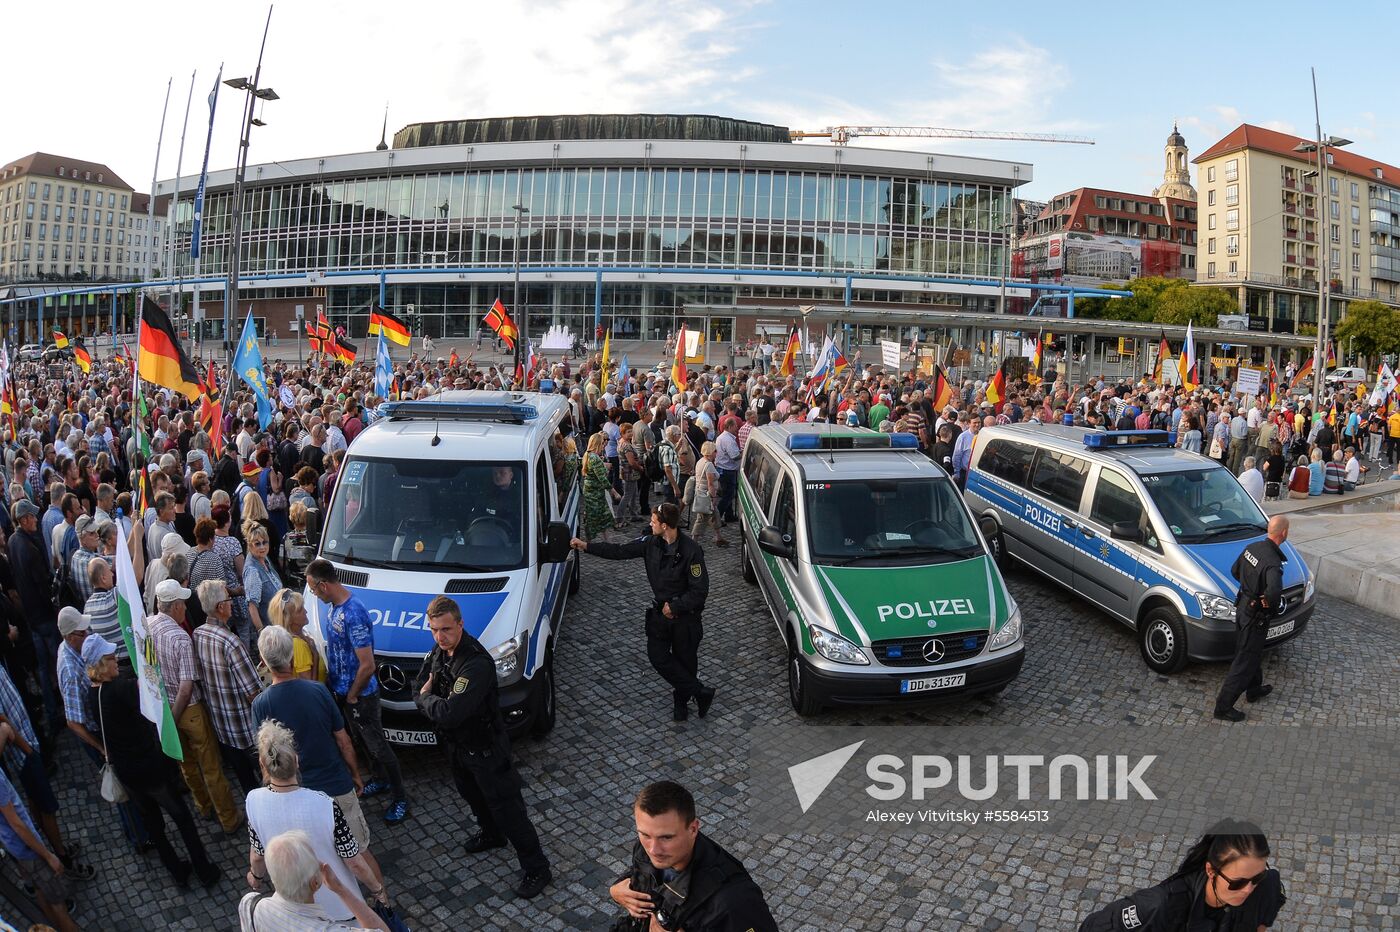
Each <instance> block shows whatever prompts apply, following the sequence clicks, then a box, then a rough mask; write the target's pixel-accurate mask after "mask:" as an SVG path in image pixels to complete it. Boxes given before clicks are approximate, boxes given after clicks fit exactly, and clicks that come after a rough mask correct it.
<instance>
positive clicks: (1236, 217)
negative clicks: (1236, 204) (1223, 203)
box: [1225, 208, 1240, 230]
mask: <svg viewBox="0 0 1400 932" xmlns="http://www.w3.org/2000/svg"><path fill="white" fill-rule="evenodd" d="M1239 228H1240V212H1239V209H1238V208H1236V209H1235V210H1227V211H1225V229H1227V230H1238V229H1239Z"/></svg>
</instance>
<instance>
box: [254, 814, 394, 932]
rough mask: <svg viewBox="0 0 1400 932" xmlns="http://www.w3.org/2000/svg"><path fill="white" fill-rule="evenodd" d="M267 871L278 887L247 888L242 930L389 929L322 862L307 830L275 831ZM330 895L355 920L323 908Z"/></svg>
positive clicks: (358, 931) (354, 931)
mask: <svg viewBox="0 0 1400 932" xmlns="http://www.w3.org/2000/svg"><path fill="white" fill-rule="evenodd" d="M264 861H265V864H266V866H267V874H268V877H269V879H270V880H271V881H272V887H273V889H274V890H275V891H276V892H275V893H273V894H272V895H271V896H268V895H266V894H264V893H257V892H254V893H249V894H247V895H246V896H244V897H243V899H242V901H241V902H240V903H239V904H238V924H239V929H240V930H241V932H283V930H287V929H316V930H318V932H365V930H369V929H378V930H380V932H389V927H388V926H387V925H385V924H384V920H383V919H380V918H379V917H378V916H376V915H375V914H374V911H373V910H372V909H370V908H369V907H368V906H366V905H365V902H364V900H362V899H360V898H359V897H358V896H356V895H355V892H354V891H352V890H351V889H350V888H349V887H348V886H347V885H346V884H345V882H344V881H343V880H342V879H341V878H340V877H339V876H338V875H337V874H336V872H335V869H334V868H333V867H332V866H330V865H329V864H327V863H324V862H322V861H321V859H320V857H319V856H318V855H317V853H316V848H315V847H314V845H313V844H312V841H311V839H310V837H308V835H307V834H306V832H303V831H300V830H297V829H293V830H291V831H287V832H283V833H282V834H280V835H277V836H275V837H274V838H273V839H272V840H271V841H270V842H268V844H267V854H266V856H265V858H264ZM323 893H324V894H329V896H330V897H331V898H332V899H335V900H336V901H337V902H338V903H339V904H340V906H341V911H348V912H349V913H350V914H351V916H353V917H354V921H355V923H356V924H354V925H352V924H351V923H349V922H343V921H337V920H335V919H332V918H331V917H330V916H329V915H327V914H326V912H325V910H323V909H322V908H321V900H320V895H321V894H323Z"/></svg>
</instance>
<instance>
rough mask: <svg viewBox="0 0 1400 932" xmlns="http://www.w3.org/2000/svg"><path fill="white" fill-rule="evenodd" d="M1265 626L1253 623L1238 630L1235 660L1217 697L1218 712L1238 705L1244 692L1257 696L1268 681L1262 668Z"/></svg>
mask: <svg viewBox="0 0 1400 932" xmlns="http://www.w3.org/2000/svg"><path fill="white" fill-rule="evenodd" d="M1266 632H1267V629H1266V628H1265V627H1264V626H1263V625H1258V624H1249V625H1246V626H1245V627H1243V628H1239V629H1238V630H1237V631H1236V632H1235V660H1234V662H1233V663H1231V664H1230V672H1229V673H1227V674H1226V675H1225V682H1224V684H1223V685H1221V687H1220V695H1219V696H1217V697H1216V700H1215V711H1217V712H1224V711H1225V710H1227V709H1231V708H1234V705H1235V703H1236V702H1237V701H1239V698H1240V694H1241V693H1245V694H1247V695H1250V696H1253V695H1255V694H1256V693H1258V692H1259V687H1260V686H1262V685H1263V683H1264V674H1263V672H1262V671H1261V669H1260V668H1261V667H1262V666H1263V663H1264V635H1265V634H1266Z"/></svg>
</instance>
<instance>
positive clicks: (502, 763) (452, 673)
mask: <svg viewBox="0 0 1400 932" xmlns="http://www.w3.org/2000/svg"><path fill="white" fill-rule="evenodd" d="M428 627H429V629H430V630H431V631H432V633H433V640H434V641H435V642H436V643H437V647H435V648H433V651H432V653H430V654H428V656H427V658H426V659H425V660H424V661H423V668H422V670H420V671H419V673H418V677H417V679H416V680H415V681H414V689H415V692H416V700H415V701H416V702H417V705H418V710H419V711H420V712H422V713H423V714H424V715H425V716H427V717H428V719H429V720H431V721H432V723H433V730H434V731H436V732H437V734H438V738H439V740H440V741H441V743H442V745H443V747H444V748H445V749H446V750H447V754H448V759H449V761H450V762H451V764H452V778H453V780H454V781H455V782H456V784H457V792H459V793H461V794H462V798H463V799H465V800H466V801H467V804H468V805H470V806H471V809H472V814H473V815H474V816H476V825H477V831H476V833H475V834H473V835H471V836H470V837H468V838H467V842H466V845H465V850H466V853H467V854H477V853H479V852H482V851H489V850H491V849H493V848H504V847H505V845H506V841H507V840H509V841H510V843H511V844H512V845H513V846H514V847H515V853H516V856H517V857H519V858H520V866H521V868H522V870H523V873H522V874H521V877H520V881H519V882H518V883H517V884H516V885H515V894H516V896H519V897H523V898H525V899H530V898H532V897H535V896H538V895H539V894H540V892H541V891H543V890H544V888H545V887H546V886H548V885H549V883H550V882H551V881H552V880H553V879H554V878H553V876H552V875H551V874H550V872H549V859H548V858H546V857H545V854H544V849H543V848H541V847H540V838H539V835H538V834H536V832H535V827H534V825H533V824H531V822H530V816H529V813H527V812H526V810H525V800H524V798H523V797H521V795H520V775H519V774H518V773H517V772H516V770H515V767H514V765H512V764H511V760H510V738H509V737H508V736H507V735H506V728H505V722H504V720H503V719H502V718H501V705H500V698H499V696H498V695H497V692H496V664H495V661H493V660H492V659H491V655H490V654H489V653H488V652H487V651H486V648H484V647H482V646H481V642H480V641H478V640H477V639H476V638H474V637H472V636H471V635H470V634H467V633H466V631H465V630H464V629H463V627H462V610H461V608H459V607H458V605H457V603H456V602H455V601H453V600H452V599H449V598H448V597H447V596H445V595H440V596H438V597H437V598H435V599H433V601H432V602H431V603H429V604H428Z"/></svg>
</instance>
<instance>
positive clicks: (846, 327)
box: [841, 275, 851, 358]
mask: <svg viewBox="0 0 1400 932" xmlns="http://www.w3.org/2000/svg"><path fill="white" fill-rule="evenodd" d="M842 304H843V306H844V307H845V308H846V319H845V320H843V321H841V327H842V330H843V331H844V333H845V336H846V349H845V350H844V351H843V353H844V355H845V356H847V357H848V358H849V357H850V355H851V276H849V275H847V276H846V290H845V296H844V298H843V301H842Z"/></svg>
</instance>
